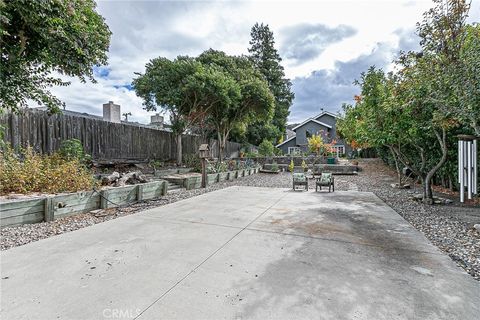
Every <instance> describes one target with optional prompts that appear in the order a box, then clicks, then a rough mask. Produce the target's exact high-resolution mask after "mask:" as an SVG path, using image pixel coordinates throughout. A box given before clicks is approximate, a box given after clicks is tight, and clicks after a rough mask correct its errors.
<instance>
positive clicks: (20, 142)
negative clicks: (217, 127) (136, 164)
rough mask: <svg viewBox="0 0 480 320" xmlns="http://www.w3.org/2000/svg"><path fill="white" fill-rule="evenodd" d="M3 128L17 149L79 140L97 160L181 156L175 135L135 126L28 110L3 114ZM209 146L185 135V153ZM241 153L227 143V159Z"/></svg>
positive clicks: (213, 145) (45, 148)
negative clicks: (203, 145)
mask: <svg viewBox="0 0 480 320" xmlns="http://www.w3.org/2000/svg"><path fill="white" fill-rule="evenodd" d="M0 126H2V127H4V128H5V134H4V140H5V142H7V143H10V144H11V145H12V146H13V147H26V146H31V147H32V148H34V150H36V151H37V152H41V153H49V154H50V153H53V152H54V151H56V150H58V149H59V148H60V145H61V143H62V141H63V140H67V139H72V138H75V139H79V140H80V141H81V142H82V144H83V146H84V148H85V152H86V153H88V154H90V155H91V156H92V158H93V159H95V160H127V159H128V160H147V159H161V160H170V159H176V156H177V146H176V139H175V136H174V135H173V134H172V133H171V132H167V131H162V130H158V129H154V128H148V127H144V126H139V125H134V124H125V123H112V122H107V121H103V120H100V119H94V118H88V117H81V116H74V115H66V114H54V115H49V114H48V113H47V112H46V111H41V110H37V109H25V110H22V111H21V113H20V114H13V113H10V112H6V113H4V114H1V115H0ZM205 142H206V141H204V140H203V139H202V137H200V136H197V135H183V136H182V153H183V154H184V155H187V154H195V153H196V152H197V150H198V147H199V146H200V144H202V143H205ZM208 142H209V144H210V150H211V151H212V156H213V157H218V148H217V141H216V140H214V139H211V140H210V141H208ZM239 149H240V144H239V143H235V142H227V145H226V147H225V155H227V156H236V155H237V153H238V151H239Z"/></svg>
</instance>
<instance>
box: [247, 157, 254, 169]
mask: <svg viewBox="0 0 480 320" xmlns="http://www.w3.org/2000/svg"><path fill="white" fill-rule="evenodd" d="M253 167H255V161H253V159H247V160H245V169H251V168H253Z"/></svg>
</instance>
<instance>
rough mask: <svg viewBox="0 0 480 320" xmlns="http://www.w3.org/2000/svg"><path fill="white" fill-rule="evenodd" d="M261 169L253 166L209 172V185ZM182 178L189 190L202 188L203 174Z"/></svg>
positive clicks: (184, 185) (247, 174)
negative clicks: (250, 167)
mask: <svg viewBox="0 0 480 320" xmlns="http://www.w3.org/2000/svg"><path fill="white" fill-rule="evenodd" d="M259 170H260V167H257V168H252V169H242V170H234V171H227V172H220V173H209V174H207V185H211V184H214V183H216V182H222V181H227V180H233V179H237V178H241V177H245V176H249V175H251V174H254V173H258V172H259ZM180 180H183V183H182V185H183V187H184V188H185V189H187V190H191V189H197V188H200V187H201V185H202V177H201V176H193V177H187V178H183V179H180Z"/></svg>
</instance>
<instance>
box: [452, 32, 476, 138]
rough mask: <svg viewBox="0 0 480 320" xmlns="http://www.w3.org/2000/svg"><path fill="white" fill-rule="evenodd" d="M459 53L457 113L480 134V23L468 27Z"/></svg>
mask: <svg viewBox="0 0 480 320" xmlns="http://www.w3.org/2000/svg"><path fill="white" fill-rule="evenodd" d="M459 53H460V56H459V63H458V65H457V68H456V69H455V73H454V74H455V75H456V78H455V89H456V92H457V95H458V102H459V103H458V105H457V108H456V109H455V113H456V115H457V116H458V118H459V120H460V121H462V122H465V123H467V124H469V125H470V127H472V129H473V130H474V131H475V134H476V135H477V136H480V25H478V24H476V25H469V26H467V27H466V29H465V38H464V42H463V45H462V47H461V49H460V52H459Z"/></svg>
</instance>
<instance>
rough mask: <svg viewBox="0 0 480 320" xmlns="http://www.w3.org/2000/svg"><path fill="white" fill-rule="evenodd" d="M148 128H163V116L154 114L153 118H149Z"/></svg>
mask: <svg viewBox="0 0 480 320" xmlns="http://www.w3.org/2000/svg"><path fill="white" fill-rule="evenodd" d="M150 126H152V127H157V128H163V116H161V115H160V113H157V114H155V115H154V116H151V117H150Z"/></svg>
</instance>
